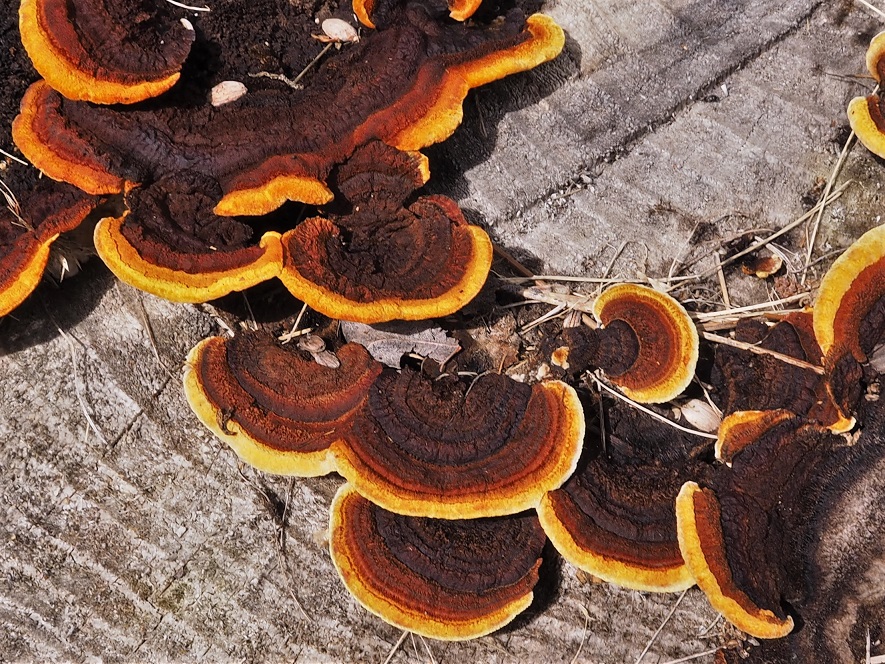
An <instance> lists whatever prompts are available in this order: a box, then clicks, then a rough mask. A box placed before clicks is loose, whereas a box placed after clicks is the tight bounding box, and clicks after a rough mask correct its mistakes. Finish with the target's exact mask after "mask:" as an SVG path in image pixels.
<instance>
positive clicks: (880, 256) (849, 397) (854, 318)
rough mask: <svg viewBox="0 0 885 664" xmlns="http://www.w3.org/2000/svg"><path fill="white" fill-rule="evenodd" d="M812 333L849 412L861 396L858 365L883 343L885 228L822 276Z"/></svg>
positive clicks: (872, 232)
mask: <svg viewBox="0 0 885 664" xmlns="http://www.w3.org/2000/svg"><path fill="white" fill-rule="evenodd" d="M814 333H815V336H816V337H817V341H818V343H819V344H820V347H821V349H822V350H823V352H824V355H825V360H824V366H825V367H826V369H827V374H828V375H827V378H828V380H829V383H830V389H831V391H832V393H833V395H834V398H835V399H836V402H837V403H838V404H839V406H840V407H841V408H843V409H844V410H847V411H850V410H853V409H854V408H855V407H856V405H857V402H858V400H859V399H860V395H861V392H860V390H861V389H862V388H861V378H862V376H863V368H862V366H861V365H863V364H865V363H867V362H868V360H869V357H870V355H871V353H872V352H873V350H874V349H875V348H876V347H877V346H878V345H880V344H882V343H883V342H885V225H882V226H877V227H875V228H872V229H871V230H869V231H867V232H866V233H864V234H863V235H862V236H861V237H860V238H859V239H858V240H857V241H856V242H855V243H854V244H852V245H851V246H850V247H848V249H846V250H845V252H844V253H843V254H842V255H841V256H839V258H837V259H836V260H835V261H834V262H833V265H832V266H831V267H830V269H829V270H828V271H827V273H826V274H825V275H824V278H823V279H822V280H821V284H820V288H819V289H818V296H817V301H816V302H815V305H814Z"/></svg>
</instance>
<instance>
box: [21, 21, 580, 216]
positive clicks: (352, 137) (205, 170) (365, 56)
mask: <svg viewBox="0 0 885 664" xmlns="http://www.w3.org/2000/svg"><path fill="white" fill-rule="evenodd" d="M401 4H402V3H397V4H396V6H395V7H394V8H393V10H392V18H391V21H390V23H389V25H385V26H384V28H383V29H380V30H376V31H373V32H371V33H369V34H368V35H366V36H365V38H364V39H361V40H360V42H359V43H356V44H351V45H349V46H348V47H347V48H346V49H342V50H341V51H338V52H336V53H335V54H334V55H330V56H329V57H328V59H327V60H325V61H324V62H323V64H321V65H320V66H319V67H318V68H317V69H316V71H315V72H314V73H313V74H312V75H311V78H310V82H309V84H308V85H307V87H306V88H305V90H303V91H296V90H292V89H288V88H285V89H263V90H257V91H255V92H249V93H247V94H245V95H244V96H242V97H240V98H239V99H237V100H236V101H234V102H231V103H229V104H224V105H222V106H218V107H213V106H211V104H209V103H208V100H207V103H205V104H193V103H183V104H181V103H177V102H176V101H175V100H172V101H170V102H169V103H167V104H157V105H155V106H150V105H148V106H145V105H141V106H139V107H137V108H135V107H133V108H123V107H103V106H95V105H91V104H87V103H85V102H79V101H71V100H68V99H64V98H63V97H62V96H61V95H59V94H58V93H56V92H54V91H52V90H51V89H50V88H49V86H47V85H46V83H43V82H38V83H35V84H34V86H32V88H31V89H30V91H29V92H28V94H26V95H25V98H24V100H23V102H22V110H21V115H20V117H19V118H17V120H16V122H15V124H14V128H13V129H14V131H13V134H14V138H15V141H16V144H17V145H18V146H19V148H20V149H21V150H22V152H23V153H24V154H25V155H26V156H27V157H28V158H29V159H30V160H31V161H32V163H34V165H36V166H37V167H38V168H40V169H41V170H42V171H44V172H45V173H46V174H47V175H48V176H50V177H52V178H54V179H59V180H63V181H65V182H69V183H71V184H74V185H75V186H78V187H80V188H82V189H84V190H86V191H89V192H90V193H96V194H108V193H117V192H120V191H123V190H124V189H126V188H129V187H131V186H132V185H133V184H134V183H141V184H144V185H149V184H151V183H153V182H155V181H156V180H158V179H160V178H162V177H164V176H168V175H172V174H175V173H176V172H178V171H180V170H182V167H183V165H186V166H185V168H187V169H188V170H197V171H199V173H200V174H201V175H204V176H206V177H210V178H212V179H213V180H215V181H217V182H218V183H220V185H221V188H222V196H221V197H220V198H219V200H218V201H216V208H215V212H216V214H221V215H225V216H233V215H261V214H266V213H268V212H270V211H272V210H274V209H275V208H276V207H278V206H279V205H281V204H282V203H284V202H285V201H287V200H295V201H301V202H304V203H308V204H314V205H320V204H325V203H328V202H329V201H330V200H331V198H332V192H331V191H330V190H329V189H328V187H326V185H325V182H326V179H327V177H328V175H329V173H330V171H331V170H332V168H333V167H334V166H335V165H337V164H339V163H342V162H344V161H345V160H346V159H347V158H348V157H349V156H350V155H351V154H352V153H353V151H354V150H355V149H356V148H357V147H358V146H360V145H363V144H365V143H368V142H370V141H372V140H381V141H384V142H385V143H388V144H390V145H393V146H396V147H398V148H400V149H403V150H417V149H419V148H421V147H424V146H426V145H430V144H432V143H435V142H437V141H440V140H443V139H445V138H447V137H448V136H449V135H451V133H452V132H453V131H454V130H455V128H456V127H457V126H458V124H459V123H460V121H461V116H462V108H461V106H462V103H463V101H464V97H465V95H466V93H467V91H468V90H469V89H470V88H471V87H476V86H478V85H482V84H484V83H487V82H490V81H492V80H496V79H498V78H502V77H504V76H507V75H508V74H511V73H514V72H518V71H523V70H525V69H529V68H531V67H534V66H536V65H538V64H540V63H541V62H544V61H546V60H549V59H550V58H552V57H555V55H556V54H558V53H559V51H560V50H561V48H562V43H563V35H562V30H561V29H560V28H559V27H558V26H556V25H555V23H553V22H552V21H551V20H550V19H548V18H546V17H538V16H533V17H530V18H529V19H528V20H525V19H523V18H522V15H521V14H520V13H519V12H515V13H510V14H508V15H507V17H506V18H505V20H503V21H500V22H495V23H491V24H488V25H474V26H465V25H463V24H460V23H455V22H451V21H448V19H446V21H443V22H440V21H438V20H437V19H435V18H433V17H432V16H430V15H428V14H427V10H426V8H424V7H422V6H421V5H415V6H412V5H410V4H408V5H407V6H401Z"/></svg>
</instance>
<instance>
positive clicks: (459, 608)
mask: <svg viewBox="0 0 885 664" xmlns="http://www.w3.org/2000/svg"><path fill="white" fill-rule="evenodd" d="M545 541H546V538H545V536H544V531H543V530H541V526H540V525H539V524H538V520H537V518H536V517H535V516H534V515H532V514H522V515H515V516H509V517H499V518H495V519H469V520H461V521H450V520H443V519H429V518H421V517H409V516H402V515H398V514H394V513H392V512H389V511H387V510H384V509H383V508H381V507H378V506H377V505H374V504H373V503H371V502H369V501H368V500H366V499H365V498H363V497H362V496H360V495H359V493H358V492H357V491H355V490H354V489H353V488H352V487H351V486H349V485H344V486H343V487H341V489H339V491H338V493H337V494H336V496H335V499H334V500H333V501H332V515H331V526H330V538H329V548H330V550H331V554H332V561H333V563H334V564H335V568H336V569H337V570H338V574H339V575H340V576H341V579H342V581H343V582H344V585H345V586H346V587H347V589H348V590H349V591H350V592H351V594H352V595H353V596H354V597H355V598H356V599H357V601H359V603H360V604H362V605H363V606H364V607H365V608H366V609H368V610H369V611H370V612H372V613H374V614H375V615H377V616H379V617H380V618H382V619H383V620H385V621H387V622H388V623H391V624H393V625H395V626H397V627H399V628H401V629H406V630H409V631H410V632H414V633H416V634H421V635H423V636H428V637H431V638H435V639H442V640H449V641H460V640H466V639H473V638H477V637H479V636H483V635H485V634H489V633H490V632H493V631H495V630H497V629H499V628H501V627H503V626H504V625H506V624H507V623H509V622H510V621H511V620H513V618H515V617H516V616H517V615H518V614H519V613H521V612H522V611H524V610H525V609H526V608H527V607H528V606H529V605H530V604H531V602H532V597H533V593H532V589H533V588H534V586H535V584H536V583H537V581H538V569H539V567H540V566H541V551H542V549H543V546H544V542H545Z"/></svg>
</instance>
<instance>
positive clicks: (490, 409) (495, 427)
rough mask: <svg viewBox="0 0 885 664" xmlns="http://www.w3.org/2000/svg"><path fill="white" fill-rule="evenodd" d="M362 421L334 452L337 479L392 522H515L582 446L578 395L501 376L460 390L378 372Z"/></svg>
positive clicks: (454, 383) (567, 471)
mask: <svg viewBox="0 0 885 664" xmlns="http://www.w3.org/2000/svg"><path fill="white" fill-rule="evenodd" d="M367 413H368V417H366V418H361V419H360V420H358V421H355V422H354V425H353V429H352V430H351V432H350V433H349V434H348V435H347V436H346V444H344V445H339V446H336V452H337V457H338V472H339V473H341V474H342V475H343V476H344V477H345V478H347V480H348V481H349V482H351V484H353V486H354V487H355V488H356V490H357V491H359V492H360V493H361V494H362V495H364V496H365V497H366V498H368V499H369V500H371V501H373V502H374V503H376V504H378V505H381V506H382V507H384V508H385V509H388V510H390V511H392V512H397V513H399V514H409V515H413V516H429V517H434V518H441V519H467V518H477V517H486V516H498V515H502V514H514V513H516V512H520V511H522V510H526V509H531V508H534V507H537V505H538V503H539V502H540V500H541V497H542V496H543V495H544V494H545V493H546V492H547V491H549V490H552V489H555V488H557V487H559V486H560V485H562V483H563V482H564V481H565V480H566V478H568V476H569V475H571V474H572V472H574V469H575V465H576V464H577V461H578V457H579V456H580V453H581V444H582V442H583V438H584V414H583V410H582V408H581V405H580V402H579V401H578V396H577V393H576V392H575V390H574V389H573V388H571V387H569V386H568V385H566V384H565V383H562V382H559V381H549V382H546V383H540V384H536V385H534V386H532V387H529V386H528V385H525V384H523V383H518V382H516V381H514V380H512V379H511V378H508V377H506V376H501V375H498V374H487V375H483V376H480V377H478V378H476V379H475V380H474V381H473V382H472V383H470V384H467V383H465V382H464V381H463V380H459V379H458V378H457V377H452V376H442V377H440V378H439V379H437V380H431V379H429V378H427V377H424V376H423V375H421V374H418V373H416V372H414V371H412V370H409V369H404V370H403V371H402V372H401V373H397V372H393V371H385V372H384V373H382V374H381V376H380V377H379V378H378V379H377V380H376V381H375V383H374V384H373V385H372V388H371V390H370V394H369V403H368V408H367Z"/></svg>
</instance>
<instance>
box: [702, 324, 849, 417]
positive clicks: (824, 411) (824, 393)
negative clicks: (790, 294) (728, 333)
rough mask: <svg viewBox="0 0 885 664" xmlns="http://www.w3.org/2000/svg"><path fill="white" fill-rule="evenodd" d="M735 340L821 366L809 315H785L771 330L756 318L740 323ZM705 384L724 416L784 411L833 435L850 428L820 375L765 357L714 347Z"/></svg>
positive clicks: (772, 357)
mask: <svg viewBox="0 0 885 664" xmlns="http://www.w3.org/2000/svg"><path fill="white" fill-rule="evenodd" d="M735 339H736V340H737V341H742V342H744V343H749V344H753V345H757V346H759V347H760V348H764V349H766V350H772V351H775V352H778V353H781V354H783V355H787V356H789V357H794V358H796V359H798V360H802V361H804V362H807V363H809V364H811V365H814V366H817V367H822V366H823V351H821V348H820V346H819V345H818V343H817V340H816V339H815V334H814V327H813V323H812V312H811V310H808V311H801V312H796V313H791V314H787V315H786V316H784V317H783V318H782V319H781V320H780V321H778V322H777V324H775V325H773V326H769V325H768V324H766V322H764V321H761V320H758V319H745V320H742V321H740V322H739V323H738V325H737V329H736V330H735ZM711 382H712V384H713V393H714V396H715V398H716V399H717V401H718V403H719V405H720V406H721V407H722V411H723V413H724V414H725V415H728V414H730V413H734V412H736V411H741V410H779V409H787V410H789V411H791V412H793V413H795V414H797V415H802V416H805V417H807V418H808V419H809V420H811V421H812V422H817V423H819V424H821V425H823V426H826V427H828V428H829V429H830V430H831V431H833V432H834V433H841V432H844V431H849V430H850V429H851V428H852V427H853V426H854V424H855V421H854V418H853V417H851V416H850V415H846V414H844V413H842V412H841V411H840V409H839V406H838V405H837V404H836V403H835V401H834V400H833V398H832V396H831V394H830V392H829V387H828V382H827V379H826V377H825V376H823V375H821V374H819V373H816V372H814V371H812V370H811V369H806V368H803V367H799V366H795V365H792V364H787V363H786V362H784V361H783V360H781V359H779V358H777V357H774V356H771V355H758V354H754V353H750V352H749V351H745V350H742V349H738V348H732V347H730V346H725V345H720V346H717V347H716V357H715V361H714V364H713V371H712V374H711Z"/></svg>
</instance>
